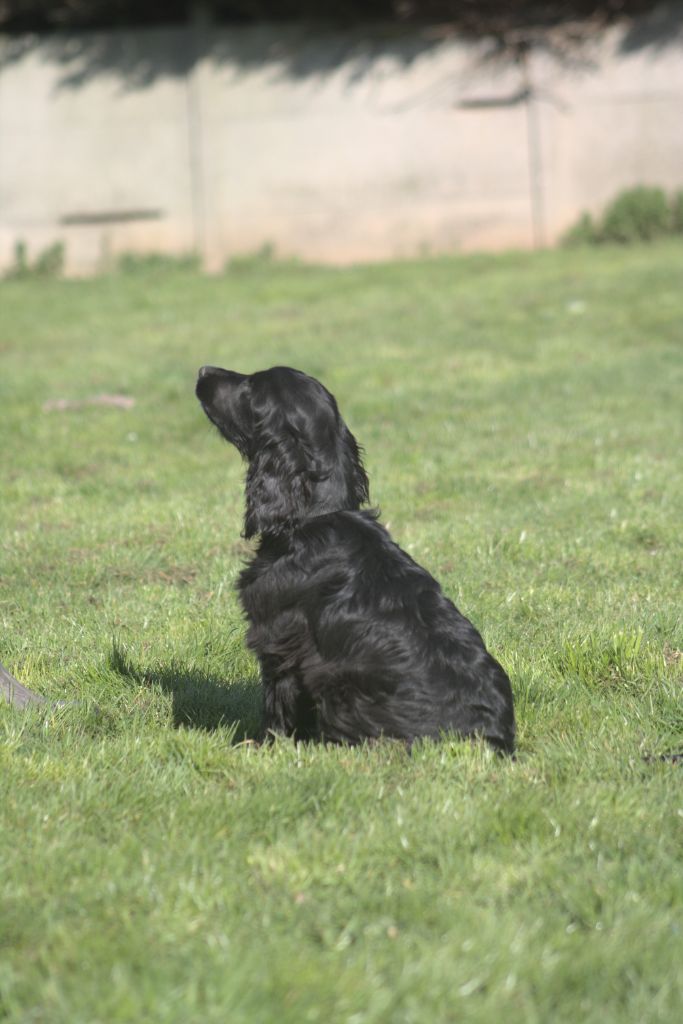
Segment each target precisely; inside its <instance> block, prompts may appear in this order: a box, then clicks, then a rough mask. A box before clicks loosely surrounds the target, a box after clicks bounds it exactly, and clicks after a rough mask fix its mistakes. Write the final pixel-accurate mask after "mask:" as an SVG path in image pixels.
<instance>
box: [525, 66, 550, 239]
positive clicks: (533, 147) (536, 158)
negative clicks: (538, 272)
mask: <svg viewBox="0 0 683 1024" xmlns="http://www.w3.org/2000/svg"><path fill="white" fill-rule="evenodd" d="M519 61H520V64H521V66H522V75H523V77H524V90H525V93H526V101H525V106H526V137H527V152H528V160H529V203H530V208H531V235H532V238H533V242H534V249H542V248H544V246H545V244H546V224H545V196H544V190H543V185H544V182H543V152H542V146H543V138H542V132H541V122H540V119H539V107H538V98H537V93H536V89H535V86H534V81H533V75H532V74H531V67H530V48H529V46H525V47H524V48H523V49H521V50H520V54H519Z"/></svg>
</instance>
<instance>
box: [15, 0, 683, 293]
mask: <svg viewBox="0 0 683 1024" xmlns="http://www.w3.org/2000/svg"><path fill="white" fill-rule="evenodd" d="M667 10H669V9H667ZM676 10H677V11H678V13H679V14H681V15H683V7H681V8H680V9H679V8H676ZM669 16H670V13H669ZM680 21H681V22H683V17H681V18H680ZM678 23H679V22H677V21H676V19H675V18H674V21H673V24H674V25H676V24H678ZM648 26H650V28H651V23H650V22H648V21H647V19H645V20H644V21H643V23H642V26H640V28H639V26H638V25H636V26H635V27H634V26H632V27H631V28H630V29H629V30H627V29H612V30H610V31H609V32H606V33H602V34H600V35H596V36H595V38H594V39H593V40H592V41H591V42H590V43H589V44H588V45H587V46H586V47H585V48H584V50H583V51H582V54H581V59H580V61H578V62H573V63H572V64H571V65H568V64H567V63H566V62H563V61H560V60H558V59H556V58H553V57H551V56H549V55H548V54H547V53H538V52H533V51H532V52H531V54H530V55H529V57H528V59H527V61H526V62H525V64H524V65H520V64H515V63H511V62H505V61H500V60H498V59H494V58H493V57H491V46H490V43H488V42H487V41H486V40H484V41H482V42H481V43H480V44H476V45H475V44H465V43H463V42H462V41H459V40H457V39H453V38H447V37H446V38H441V39H439V37H438V34H436V33H431V34H430V33H429V32H426V31H425V32H423V33H422V34H420V35H413V36H396V35H395V34H392V32H390V31H389V30H383V29H382V28H377V29H376V30H373V31H372V32H370V33H369V32H368V31H365V32H364V33H363V34H361V33H358V34H355V33H345V34H344V33H338V34H334V35H329V34H328V35H325V34H320V33H319V32H318V33H316V34H313V33H312V32H311V31H308V30H305V29H301V28H289V29H282V28H281V27H262V28H241V29H224V28H222V29H217V28H215V27H212V26H202V25H201V24H198V25H194V26H190V27H185V28H182V27H179V28H177V29H158V30H148V31H140V32H135V33H128V32H118V33H105V34H98V33H93V34H84V35H73V36H51V37H45V38H43V39H34V38H30V39H29V38H27V39H16V38H15V39H11V40H10V39H5V40H4V41H3V40H0V54H1V55H2V61H1V63H0V267H3V266H4V267H6V266H7V265H9V264H10V263H11V261H12V258H13V251H14V246H15V244H16V242H17V241H18V240H23V241H25V242H26V243H27V245H28V247H29V251H30V252H31V253H33V254H35V253H37V252H38V251H39V250H40V249H43V248H45V247H46V246H47V245H49V244H50V243H51V242H53V241H55V240H62V241H64V243H65V244H66V253H67V268H68V270H69V271H70V272H72V273H89V272H92V271H95V270H97V269H99V268H101V267H104V266H106V265H107V264H108V263H110V262H111V261H112V260H113V259H114V258H115V256H116V254H118V253H121V252H127V251H143V252H144V251H162V252H170V253H181V252H187V251H189V250H193V249H194V250H197V251H199V252H200V253H201V254H202V257H203V259H204V262H205V265H206V266H207V267H208V268H209V269H216V268H218V267H220V266H222V265H223V263H224V262H225V261H226V260H227V259H228V258H230V257H231V256H234V255H236V254H241V253H249V252H254V251H255V250H257V249H258V248H259V247H261V246H263V245H266V244H268V245H271V246H273V247H274V249H275V251H276V252H277V253H279V254H282V255H298V256H300V257H303V258H305V259H308V260H316V261H330V262H340V263H341V262H348V261H352V260H372V259H385V258H391V257H395V256H407V255H412V254H415V253H419V252H421V251H428V252H437V251H450V250H459V249H461V250H471V249H499V248H504V247H511V246H515V247H531V246H533V245H546V244H551V243H552V242H554V241H555V240H556V239H557V237H558V236H559V234H560V233H561V232H562V231H563V230H564V229H565V228H566V227H567V226H568V225H569V224H570V223H571V222H573V221H574V220H575V219H576V217H577V216H578V214H579V213H580V211H581V210H583V209H591V210H598V209H600V208H601V207H602V206H603V205H604V203H605V202H606V201H607V200H608V199H610V198H611V197H612V196H613V195H614V194H615V193H616V192H618V191H619V190H620V189H622V188H624V187H626V186H629V185H633V184H638V183H648V184H650V183H651V184H659V185H662V186H664V187H666V188H668V189H673V188H676V187H682V186H683V60H682V59H681V58H682V57H683V41H681V39H680V37H679V36H677V35H676V33H669V34H668V35H667V34H665V36H664V38H662V33H661V32H660V33H659V34H656V33H654V34H653V33H652V32H650V33H649V34H648V31H649V29H648Z"/></svg>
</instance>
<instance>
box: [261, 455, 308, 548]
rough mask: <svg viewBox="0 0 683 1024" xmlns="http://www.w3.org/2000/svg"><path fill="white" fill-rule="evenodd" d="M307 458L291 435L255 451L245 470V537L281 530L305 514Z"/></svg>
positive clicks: (306, 504) (306, 507) (306, 501)
mask: <svg viewBox="0 0 683 1024" xmlns="http://www.w3.org/2000/svg"><path fill="white" fill-rule="evenodd" d="M306 462H307V460H306V454H305V452H304V451H303V450H302V447H301V446H300V445H297V444H296V443H295V440H294V438H293V437H291V436H290V437H284V438H278V440H277V441H273V442H272V443H271V444H270V445H268V446H267V447H262V448H260V450H259V451H257V452H256V454H255V455H254V456H253V458H252V459H251V461H250V463H249V469H248V471H247V482H246V505H247V508H246V514H245V518H244V536H245V537H247V538H249V537H253V536H254V535H255V534H257V533H282V532H283V531H286V530H288V529H291V528H292V527H293V526H294V525H295V523H296V522H298V521H299V520H300V519H302V518H303V517H304V516H305V515H306V513H307V511H308V509H309V506H310V503H311V490H312V486H311V484H312V481H311V478H310V475H309V473H308V471H307V465H306Z"/></svg>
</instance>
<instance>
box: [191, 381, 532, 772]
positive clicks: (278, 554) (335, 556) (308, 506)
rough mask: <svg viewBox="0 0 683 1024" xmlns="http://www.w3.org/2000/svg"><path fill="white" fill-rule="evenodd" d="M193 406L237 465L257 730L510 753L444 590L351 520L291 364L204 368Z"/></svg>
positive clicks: (471, 631)
mask: <svg viewBox="0 0 683 1024" xmlns="http://www.w3.org/2000/svg"><path fill="white" fill-rule="evenodd" d="M196 393H197V397H198V398H199V400H200V402H201V404H202V407H203V409H204V411H205V413H206V414H207V416H208V417H209V419H210V420H211V421H212V422H213V423H214V424H215V425H216V426H217V427H218V429H219V430H220V432H221V434H222V435H223V436H224V437H225V438H226V439H227V440H228V441H230V442H231V443H232V444H234V445H235V447H236V448H237V449H238V451H239V452H240V453H241V454H242V456H243V457H244V458H245V459H246V460H247V461H248V463H249V467H248V470H247V478H246V517H245V527H244V534H245V536H246V537H253V536H254V535H256V534H259V535H260V541H259V546H258V550H257V553H256V555H255V557H254V559H253V560H252V561H251V563H250V564H249V565H248V566H247V567H246V568H245V569H244V570H243V572H242V574H241V576H240V582H239V592H240V597H241V600H242V605H243V607H244V609H245V611H246V614H247V617H248V619H249V632H248V638H247V639H248V643H249V646H250V647H251V649H252V650H253V651H254V652H255V653H256V655H257V656H258V659H259V661H260V664H261V673H262V680H263V697H264V719H263V726H264V730H265V733H266V734H267V733H268V732H272V733H284V734H285V735H288V736H295V737H296V738H297V739H301V740H307V739H322V740H331V741H337V742H347V743H357V742H361V741H363V740H366V739H373V738H376V737H380V736H390V737H395V738H399V739H403V740H405V741H407V742H408V743H410V742H412V741H413V740H414V739H416V738H417V737H420V736H430V737H435V738H437V737H439V736H441V735H442V734H444V733H449V732H450V733H456V734H458V735H460V736H470V737H476V736H481V737H484V738H485V739H486V740H488V742H489V743H490V744H491V745H492V746H493V747H494V748H495V749H496V750H499V751H504V752H506V753H512V751H513V749H514V739H515V722H514V713H513V705H512V691H511V689H510V682H509V680H508V677H507V675H506V674H505V672H504V671H503V669H502V668H501V666H500V665H499V664H498V662H497V661H495V659H494V658H492V657H491V655H490V654H489V653H488V652H487V650H486V648H485V646H484V643H483V641H482V638H481V636H480V635H479V633H478V632H477V630H476V629H475V628H474V626H473V625H472V624H471V623H470V622H469V621H468V620H467V619H466V618H464V616H462V615H461V614H460V612H459V611H458V610H457V608H456V607H455V605H453V604H452V603H451V601H449V600H448V598H447V597H446V596H445V595H444V594H443V592H442V590H441V587H440V586H439V584H438V583H437V582H436V580H434V579H433V578H432V576H430V575H429V573H428V572H426V571H425V570H424V569H422V568H421V567H420V566H419V565H417V564H416V563H415V562H414V561H413V559H412V558H410V556H409V555H407V554H406V553H405V552H404V551H402V550H401V548H399V547H398V545H396V544H395V543H394V542H393V541H392V539H391V537H390V536H389V534H388V533H387V531H386V530H385V528H384V527H383V526H381V525H380V523H378V522H377V513H375V512H373V511H360V507H361V505H363V504H364V503H365V502H367V501H368V479H367V476H366V474H365V470H364V469H363V465H362V462H361V458H360V453H359V449H358V445H357V443H356V440H355V438H354V437H353V435H352V434H351V432H350V431H349V429H348V427H347V426H346V424H345V423H344V421H343V420H342V418H341V416H340V415H339V412H338V409H337V403H336V402H335V400H334V398H333V396H332V395H331V394H330V393H329V391H327V390H326V388H324V387H323V386H322V384H320V383H319V382H318V381H317V380H314V379H313V378H312V377H308V376H306V374H304V373H301V372H300V371H298V370H292V369H289V368H287V367H275V368H274V369H271V370H265V371H262V372H260V373H254V374H252V375H251V376H247V375H244V374H241V373H234V372H232V371H230V370H222V369H218V368H216V367H212V366H204V367H202V369H201V370H200V371H199V377H198V380H197V388H196Z"/></svg>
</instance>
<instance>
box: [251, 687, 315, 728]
mask: <svg viewBox="0 0 683 1024" xmlns="http://www.w3.org/2000/svg"><path fill="white" fill-rule="evenodd" d="M278 735H279V736H295V737H296V738H297V739H298V740H308V739H313V738H314V737H315V736H316V735H317V715H316V713H315V708H314V707H313V703H312V701H311V700H310V698H309V697H308V696H307V695H306V693H305V692H304V690H303V688H302V686H301V682H300V680H299V679H298V678H297V676H296V675H295V674H294V673H282V674H279V675H271V674H269V673H266V672H264V673H263V738H264V740H265V741H268V740H269V739H270V740H272V739H273V737H274V736H278Z"/></svg>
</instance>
